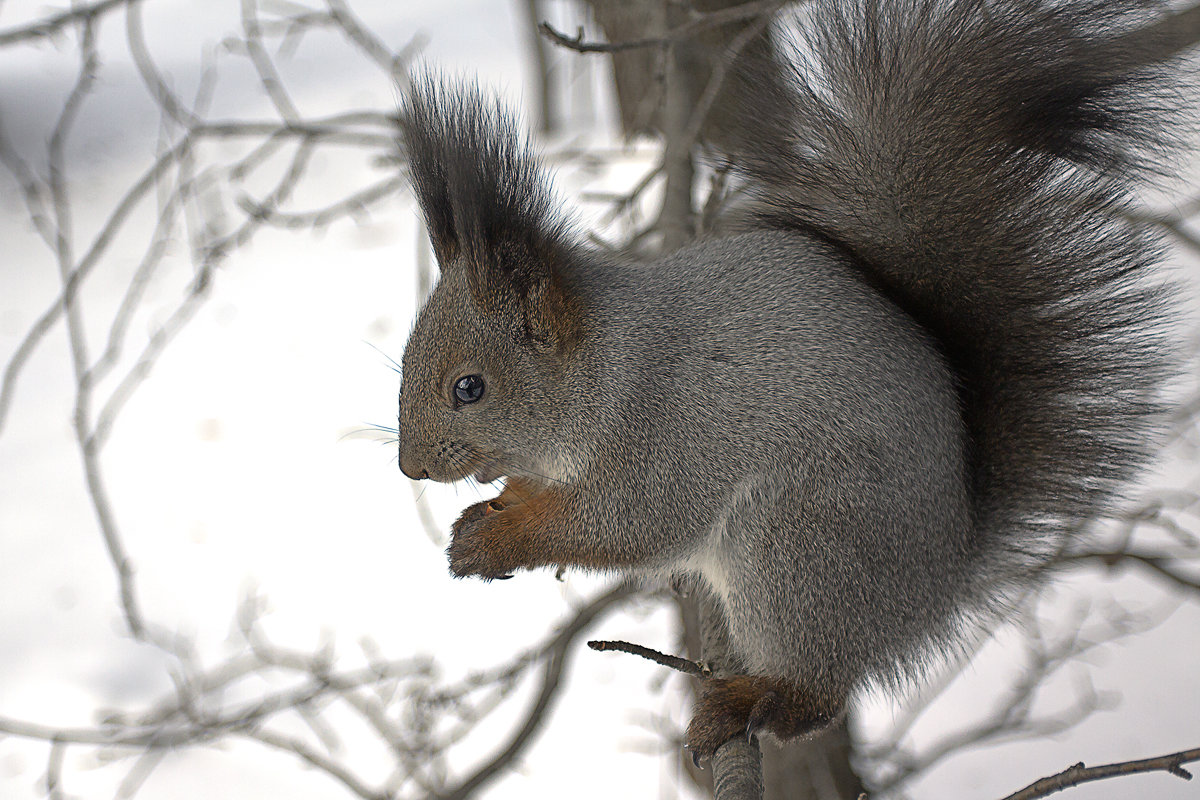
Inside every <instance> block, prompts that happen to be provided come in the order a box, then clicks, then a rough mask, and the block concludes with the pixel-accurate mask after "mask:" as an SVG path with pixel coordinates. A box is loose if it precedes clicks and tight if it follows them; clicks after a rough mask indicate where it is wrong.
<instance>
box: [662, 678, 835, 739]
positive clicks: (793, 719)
mask: <svg viewBox="0 0 1200 800" xmlns="http://www.w3.org/2000/svg"><path fill="white" fill-rule="evenodd" d="M840 714H841V705H840V704H833V703H827V702H821V701H820V700H818V699H817V698H816V697H814V696H813V695H812V694H811V693H809V692H806V691H804V690H803V689H801V688H799V687H797V686H795V685H793V684H792V683H790V682H789V681H786V680H784V679H782V678H772V677H766V676H763V675H734V676H731V677H728V678H709V679H707V680H705V681H704V683H703V685H702V687H701V691H700V697H699V698H698V699H697V701H696V707H695V709H694V710H693V712H692V721H691V723H689V724H688V729H687V737H686V744H685V746H686V748H687V749H688V751H689V752H691V754H692V758H693V760H695V759H701V758H711V757H712V755H713V754H714V753H715V752H716V751H717V748H719V747H720V746H721V745H723V744H725V743H726V742H728V741H731V740H733V739H737V738H741V737H743V736H746V737H753V736H754V735H755V734H757V733H760V732H762V731H767V732H769V733H771V734H772V735H773V736H775V738H777V739H780V740H782V741H786V740H788V739H795V738H797V737H799V736H806V735H809V734H812V733H815V732H817V731H819V730H821V729H823V728H825V727H826V726H827V725H829V724H831V723H832V722H833V721H834V720H836V719H837V718H838V717H839V716H840Z"/></svg>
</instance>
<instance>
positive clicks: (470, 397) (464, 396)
mask: <svg viewBox="0 0 1200 800" xmlns="http://www.w3.org/2000/svg"><path fill="white" fill-rule="evenodd" d="M454 396H455V397H457V398H458V402H460V403H474V402H475V401H476V400H478V399H479V398H481V397H483V378H481V377H480V376H478V375H466V376H464V377H462V378H459V379H458V381H457V382H456V383H455V384H454Z"/></svg>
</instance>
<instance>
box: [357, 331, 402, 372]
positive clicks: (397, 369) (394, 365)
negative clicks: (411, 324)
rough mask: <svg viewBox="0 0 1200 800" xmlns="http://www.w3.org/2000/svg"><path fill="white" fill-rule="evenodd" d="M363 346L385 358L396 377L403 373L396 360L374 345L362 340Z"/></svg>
mask: <svg viewBox="0 0 1200 800" xmlns="http://www.w3.org/2000/svg"><path fill="white" fill-rule="evenodd" d="M410 333H411V332H410ZM363 344H365V345H366V346H367V347H369V348H371V349H372V350H374V351H375V352H376V353H379V355H381V356H383V357H384V358H386V359H387V361H388V366H389V367H390V368H391V370H392V372H395V373H396V374H397V375H403V372H402V371H401V370H402V368H401V366H400V364H399V363H397V362H396V359H394V358H392V357H391V356H389V355H388V354H387V353H385V352H383V351H382V350H380V349H379V348H378V347H376V346H375V345H373V344H371V343H370V342H368V341H367V340H366V339H363Z"/></svg>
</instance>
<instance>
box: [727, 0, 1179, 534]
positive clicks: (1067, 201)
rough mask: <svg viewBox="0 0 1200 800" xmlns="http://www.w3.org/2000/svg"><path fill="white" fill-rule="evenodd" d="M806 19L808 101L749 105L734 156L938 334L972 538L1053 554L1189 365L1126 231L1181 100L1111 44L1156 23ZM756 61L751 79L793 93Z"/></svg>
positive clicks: (1124, 16) (763, 200)
mask: <svg viewBox="0 0 1200 800" xmlns="http://www.w3.org/2000/svg"><path fill="white" fill-rule="evenodd" d="M803 8H804V9H805V10H806V11H807V15H806V16H805V17H804V18H803V19H801V20H800V21H799V22H798V23H797V27H798V32H797V33H796V34H795V35H796V36H797V37H798V46H797V47H796V49H795V57H796V63H795V65H794V66H793V67H791V68H790V69H791V75H790V81H788V83H790V86H789V87H788V89H787V91H776V92H774V93H768V94H767V95H766V96H764V94H763V92H762V91H761V89H759V90H755V91H753V92H751V91H746V92H741V93H740V94H742V96H743V98H744V102H745V107H744V108H743V109H742V115H741V116H742V119H743V120H752V124H749V125H746V126H745V128H744V132H743V133H742V134H741V137H740V138H736V139H735V140H734V144H733V145H732V147H731V150H730V152H728V153H726V154H725V155H726V157H727V158H728V160H729V162H730V164H731V165H732V166H733V168H734V169H736V170H738V171H740V172H742V173H743V174H744V175H745V176H746V177H747V178H748V179H749V183H750V184H751V186H752V187H756V188H757V191H758V192H759V200H760V202H759V203H758V206H757V210H758V213H759V218H760V221H761V222H762V223H764V224H767V225H769V226H773V227H784V228H799V229H803V230H806V231H809V232H812V233H815V234H817V235H820V236H822V237H824V238H828V239H831V240H834V241H836V242H837V243H839V244H840V245H841V246H842V247H843V248H845V249H846V250H847V251H849V252H850V253H852V254H853V255H854V257H855V259H856V261H857V262H858V263H859V264H860V265H861V267H862V268H863V270H864V272H865V273H866V274H867V275H868V277H869V279H870V280H872V281H873V282H875V283H876V284H878V285H880V286H881V288H882V289H883V291H885V292H886V293H888V294H889V295H890V296H892V297H893V298H894V299H895V300H896V301H897V302H898V303H899V304H900V305H901V306H902V307H904V308H905V309H906V310H908V311H909V312H910V313H911V314H912V315H913V316H914V317H915V318H916V319H917V320H918V321H919V322H920V323H921V324H923V325H924V326H926V328H927V329H928V330H930V331H931V333H932V334H933V336H934V337H935V338H936V339H937V340H938V341H939V342H940V343H941V345H942V347H943V348H944V352H945V353H946V355H947V358H948V359H949V361H950V362H951V364H952V365H953V367H954V368H955V369H956V370H957V372H958V374H959V376H960V379H961V384H962V395H963V413H964V417H965V420H966V424H967V428H968V431H969V435H970V441H971V444H972V447H973V452H972V453H971V463H972V476H971V477H972V480H973V481H974V496H975V498H977V502H976V507H975V515H976V530H977V534H978V537H979V539H978V546H979V547H980V548H981V551H982V552H983V553H984V554H996V555H998V554H999V553H1000V552H1001V551H1008V552H1011V551H1013V550H1021V549H1023V548H1033V547H1036V546H1037V543H1038V542H1044V541H1045V534H1047V533H1048V532H1051V531H1054V530H1064V529H1065V528H1066V527H1067V526H1069V525H1071V524H1072V523H1076V522H1080V521H1083V520H1085V519H1088V518H1091V517H1093V516H1095V515H1097V514H1099V513H1102V512H1103V511H1104V510H1105V509H1106V508H1107V507H1108V506H1109V504H1110V503H1111V502H1112V499H1113V497H1114V495H1115V494H1116V492H1117V491H1118V489H1119V487H1120V485H1121V484H1122V483H1123V482H1124V481H1126V480H1128V479H1129V478H1130V477H1131V475H1132V474H1133V473H1134V471H1135V470H1136V469H1137V467H1139V466H1140V465H1142V464H1143V463H1144V462H1145V461H1146V459H1147V457H1148V454H1149V453H1148V451H1149V450H1150V449H1151V447H1152V445H1151V443H1150V441H1148V434H1149V433H1150V432H1151V430H1152V428H1153V427H1154V420H1155V412H1156V411H1157V408H1156V404H1155V401H1156V396H1157V395H1158V394H1159V390H1160V388H1161V384H1162V382H1163V381H1164V379H1165V378H1166V377H1167V376H1168V375H1169V373H1170V371H1171V370H1170V361H1171V359H1170V348H1168V347H1167V346H1166V345H1165V344H1164V341H1165V339H1164V336H1163V333H1164V325H1165V321H1166V320H1167V319H1168V318H1169V317H1170V316H1171V314H1170V309H1169V308H1168V307H1167V306H1168V305H1169V303H1168V292H1167V291H1166V290H1164V289H1163V288H1162V284H1161V282H1159V283H1157V284H1156V283H1155V281H1154V278H1153V276H1147V272H1148V268H1150V267H1151V266H1152V265H1153V264H1154V263H1155V262H1156V261H1157V260H1158V258H1159V249H1158V247H1157V245H1156V244H1155V242H1154V241H1153V238H1152V237H1148V236H1147V235H1146V234H1145V233H1143V232H1141V231H1140V230H1139V229H1138V227H1137V226H1136V225H1134V224H1132V223H1130V222H1127V221H1125V220H1124V219H1122V212H1123V210H1124V209H1125V208H1126V204H1127V191H1128V183H1129V182H1130V181H1132V180H1133V179H1134V178H1135V177H1137V176H1138V173H1140V172H1141V171H1143V170H1145V169H1147V168H1148V166H1147V164H1148V161H1149V158H1148V157H1149V156H1153V155H1155V154H1156V153H1158V152H1160V151H1161V149H1162V148H1161V145H1163V144H1164V143H1165V142H1166V141H1167V139H1168V136H1167V135H1166V133H1165V131H1166V130H1167V125H1166V121H1165V120H1164V116H1166V115H1168V113H1167V112H1166V111H1164V109H1169V108H1171V107H1172V106H1171V100H1172V98H1171V97H1170V96H1169V95H1168V94H1167V93H1166V92H1165V91H1164V90H1163V88H1162V87H1163V86H1164V83H1163V82H1162V76H1161V75H1156V74H1153V73H1152V72H1151V71H1150V70H1147V69H1144V68H1142V67H1140V66H1139V65H1137V64H1135V63H1134V61H1133V55H1132V54H1129V53H1126V52H1124V51H1123V50H1122V49H1121V48H1120V47H1119V46H1118V45H1117V44H1116V43H1115V37H1116V36H1117V35H1118V34H1120V33H1124V32H1127V31H1130V30H1134V29H1136V28H1138V27H1139V26H1140V25H1141V24H1142V23H1144V22H1145V17H1144V16H1143V15H1141V14H1139V13H1138V12H1137V11H1136V10H1134V9H1133V7H1132V4H1123V3H1120V2H1107V1H1106V2H1078V1H1077V0H1055V1H1054V2H1043V1H1042V0H1006V1H1004V2H1001V1H1000V0H854V1H853V2H847V0H816V1H815V2H814V3H812V4H807V5H805V6H804V7H803ZM1139 52H1141V51H1139ZM761 68H762V65H758V66H757V67H756V66H753V65H749V66H745V67H742V71H741V73H740V74H738V75H736V76H734V78H733V79H734V80H742V81H746V82H747V85H748V86H753V85H757V86H759V87H762V86H773V85H778V84H777V83H776V82H770V81H767V82H764V81H758V80H755V77H754V71H755V70H756V69H761ZM731 94H739V93H738V92H731ZM1148 278H1149V279H1148Z"/></svg>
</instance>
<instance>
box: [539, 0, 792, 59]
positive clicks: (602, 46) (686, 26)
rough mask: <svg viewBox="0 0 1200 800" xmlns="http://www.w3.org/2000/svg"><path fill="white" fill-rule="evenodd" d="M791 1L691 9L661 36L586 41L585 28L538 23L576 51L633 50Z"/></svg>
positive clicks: (553, 38)
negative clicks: (571, 30)
mask: <svg viewBox="0 0 1200 800" xmlns="http://www.w3.org/2000/svg"><path fill="white" fill-rule="evenodd" d="M791 2H794V0H754V2H750V3H743V4H742V5H739V6H733V7H732V8H723V9H720V10H718V11H708V12H703V11H691V12H690V15H691V17H692V18H691V19H690V20H688V21H687V22H684V23H682V24H679V25H675V26H673V27H671V28H668V29H667V30H666V31H665V32H664V33H663V34H662V35H660V36H651V37H647V38H644V39H630V40H626V41H622V42H585V41H584V40H583V31H582V30H581V31H579V32H578V33H577V34H576V35H575V36H574V37H571V36H567V35H566V34H564V33H560V32H559V31H557V30H555V29H554V28H553V27H552V26H551V25H550V24H549V23H546V22H543V23H542V24H541V25H539V26H538V30H539V31H541V33H542V35H543V36H545V37H546V38H548V39H550V41H552V42H554V43H555V44H557V45H559V46H560V47H565V48H567V49H568V50H574V51H575V52H577V53H619V52H621V51H622V50H634V49H638V48H642V47H661V46H663V45H665V44H669V43H671V42H680V41H684V40H686V39H691V38H692V37H694V36H696V35H697V34H699V33H702V32H704V31H706V30H708V29H710V28H716V27H720V26H721V25H728V24H730V23H733V22H743V21H745V20H748V19H755V18H757V17H763V16H766V17H770V15H772V14H774V13H775V12H776V11H778V10H779V9H781V8H783V7H784V6H786V5H788V4H789V3H791Z"/></svg>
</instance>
